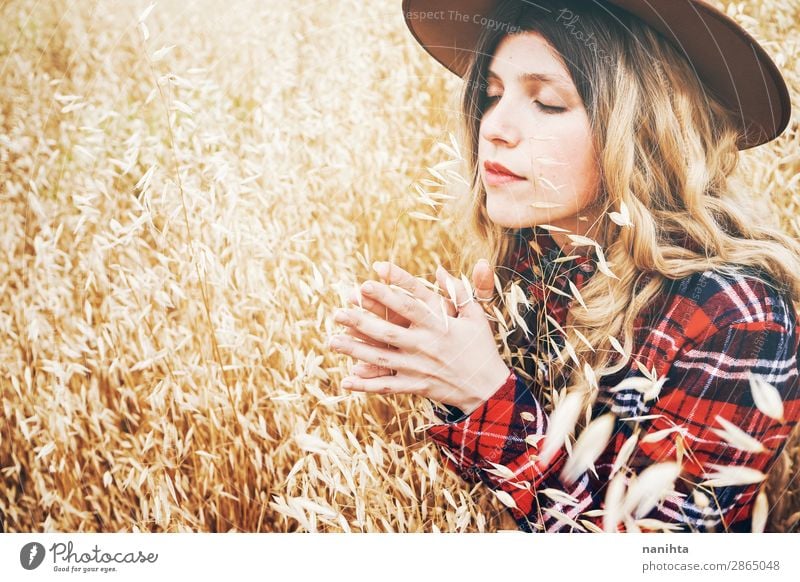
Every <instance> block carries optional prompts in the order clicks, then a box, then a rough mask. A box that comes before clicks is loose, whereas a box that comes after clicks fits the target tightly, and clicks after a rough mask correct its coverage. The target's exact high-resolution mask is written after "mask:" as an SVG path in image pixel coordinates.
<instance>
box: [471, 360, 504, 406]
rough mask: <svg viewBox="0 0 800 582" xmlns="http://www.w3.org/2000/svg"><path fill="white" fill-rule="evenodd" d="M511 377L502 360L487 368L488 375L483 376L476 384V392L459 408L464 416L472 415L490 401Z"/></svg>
mask: <svg viewBox="0 0 800 582" xmlns="http://www.w3.org/2000/svg"><path fill="white" fill-rule="evenodd" d="M510 375H511V369H510V368H509V367H508V366H507V365H506V363H505V362H504V361H503V360H502V359H500V360H498V362H497V363H496V364H494V365H492V366H490V367H487V369H486V373H485V374H483V375H482V377H481V380H479V381H478V382H476V383H475V384H474V388H475V390H474V391H473V393H472V394H471V395H470V396H468V397H467V398H466V399H465V400H464V402H462V403H461V405H460V406H459V408H460V409H461V410H462V411H463V412H464V414H467V415H469V414H472V413H473V412H475V411H476V410H477V409H478V408H480V407H481V406H482V405H483V404H484V403H485V402H486V401H487V400H489V398H491V397H492V395H493V394H496V393H497V391H498V390H499V389H500V388H501V387H502V386H503V385H504V384H505V382H506V380H507V379H508V377H509V376H510Z"/></svg>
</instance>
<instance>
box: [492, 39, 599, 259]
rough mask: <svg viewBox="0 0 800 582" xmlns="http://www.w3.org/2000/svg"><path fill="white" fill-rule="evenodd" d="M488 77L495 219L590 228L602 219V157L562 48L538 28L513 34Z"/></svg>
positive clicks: (575, 229) (560, 237)
mask: <svg viewBox="0 0 800 582" xmlns="http://www.w3.org/2000/svg"><path fill="white" fill-rule="evenodd" d="M487 80H488V85H487V87H486V95H487V103H488V105H487V108H486V110H485V112H484V115H483V118H482V120H481V124H480V137H479V144H478V162H479V165H480V175H481V179H482V180H483V184H484V187H485V189H486V205H487V212H488V214H489V217H490V218H491V220H492V221H493V222H494V223H496V224H498V225H501V226H505V227H508V228H525V227H530V226H535V225H539V224H551V225H553V226H558V227H561V228H564V229H567V230H569V231H570V232H572V233H575V234H584V233H586V232H587V229H588V228H590V227H591V226H592V224H593V223H594V222H595V221H596V220H597V216H596V215H594V214H593V213H592V209H591V208H590V207H589V206H590V205H591V203H593V202H595V201H596V199H597V191H598V186H599V171H598V160H597V158H596V156H595V151H594V147H593V145H592V136H591V129H590V126H589V118H588V116H587V114H586V110H585V108H584V107H583V103H582V101H581V98H580V96H579V94H578V91H577V89H576V88H575V85H574V84H573V82H572V80H571V79H570V76H569V72H568V71H567V69H566V68H565V67H564V65H563V64H562V62H561V60H560V59H559V57H558V55H557V53H556V52H555V49H553V48H552V46H551V45H550V44H549V43H548V42H547V41H546V40H545V39H544V37H542V36H541V35H539V34H538V33H535V32H524V33H520V34H512V35H509V36H506V37H505V38H504V39H503V40H502V41H501V42H500V44H499V46H498V47H497V50H496V51H495V54H494V56H493V58H492V61H491V64H490V65H489V72H488V76H487ZM498 165H500V166H502V168H498ZM503 168H504V169H503ZM498 169H499V170H500V172H499V173H498V172H497V171H496V170H498ZM493 170H494V171H493ZM503 172H511V173H513V174H515V175H516V177H513V176H510V175H509V174H507V173H503ZM584 209H586V210H587V212H582V211H584ZM581 216H585V217H586V220H579V217H581ZM552 235H553V237H554V238H555V239H556V240H557V241H560V242H562V243H563V242H564V241H566V240H568V239H567V238H566V235H558V234H557V233H555V232H552ZM562 246H563V244H562Z"/></svg>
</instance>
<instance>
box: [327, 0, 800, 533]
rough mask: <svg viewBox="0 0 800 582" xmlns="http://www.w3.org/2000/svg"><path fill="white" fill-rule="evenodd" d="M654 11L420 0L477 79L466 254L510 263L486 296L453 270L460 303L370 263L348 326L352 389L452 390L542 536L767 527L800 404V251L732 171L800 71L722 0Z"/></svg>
mask: <svg viewBox="0 0 800 582" xmlns="http://www.w3.org/2000/svg"><path fill="white" fill-rule="evenodd" d="M649 5H650V4H649V3H648V2H645V1H643V0H642V1H633V0H624V1H623V0H616V1H608V2H600V1H597V2H573V1H566V2H565V1H560V2H557V1H547V2H537V3H530V2H521V1H510V0H500V1H495V2H489V1H487V0H472V1H462V2H458V3H453V2H447V1H445V0H439V1H428V2H422V1H411V0H406V1H405V2H404V14H405V18H406V22H407V24H408V26H409V27H410V29H411V31H412V33H413V35H414V37H415V38H416V39H417V40H418V41H419V42H420V43H421V44H422V46H423V47H424V48H425V49H426V50H427V51H428V52H429V53H430V54H431V55H433V56H434V57H435V58H436V59H437V60H439V61H440V62H442V63H443V64H444V65H445V66H447V67H448V69H450V70H451V71H453V72H455V73H456V74H458V75H460V76H463V77H464V78H465V81H466V83H465V90H464V96H463V116H464V123H465V127H466V137H467V147H468V154H469V155H468V156H467V159H468V161H469V162H470V164H471V171H472V178H473V180H472V186H473V188H472V194H473V196H471V197H470V199H469V200H465V201H464V203H465V205H466V208H465V209H464V211H463V213H462V214H463V217H464V218H465V220H466V221H467V222H466V227H467V228H468V229H470V230H468V231H467V232H470V233H471V238H468V239H466V240H465V241H464V256H463V257H461V259H460V261H461V267H462V268H465V267H467V266H468V265H470V264H474V258H476V257H477V256H489V257H491V261H480V262H478V263H477V265H476V266H475V268H474V270H473V278H472V286H473V287H474V291H473V290H472V289H468V286H467V285H465V284H463V283H462V282H461V280H460V279H457V278H453V277H451V276H450V275H449V274H448V273H447V272H446V271H444V270H443V269H442V268H440V269H439V270H438V271H437V282H438V284H439V287H440V288H441V289H442V290H445V289H447V290H448V291H449V292H448V296H451V297H452V296H453V295H454V296H455V299H454V301H452V302H451V301H446V302H445V303H444V304H443V302H444V301H445V300H444V299H443V298H442V296H440V295H439V294H437V293H434V292H433V291H431V290H429V289H428V288H426V287H425V286H424V285H422V284H421V283H420V282H419V281H417V280H416V279H415V278H414V277H412V276H411V275H410V274H409V273H407V272H405V271H404V270H402V269H401V268H400V267H398V266H396V265H390V264H387V263H376V264H375V266H374V267H375V270H376V272H377V273H378V275H379V276H380V278H381V280H382V281H384V282H385V283H383V282H378V281H369V282H367V283H365V284H364V285H363V286H362V288H361V291H362V295H363V297H360V298H352V301H353V303H355V302H356V301H359V300H360V301H362V303H363V307H364V308H365V310H366V311H361V310H357V309H346V310H341V311H340V312H339V313H338V314H337V321H339V322H341V323H342V324H344V325H346V326H347V327H348V333H347V334H346V335H342V336H338V337H336V338H334V341H333V342H332V344H331V345H332V347H333V349H336V350H337V351H340V352H343V353H346V354H348V355H350V356H351V357H353V358H355V359H357V360H360V363H359V364H358V365H356V366H355V368H354V369H353V376H351V377H348V378H345V380H344V381H343V384H342V385H343V386H344V387H345V388H348V389H351V390H357V391H365V392H380V393H405V392H412V393H416V394H419V395H421V396H425V397H427V398H430V399H431V400H433V401H435V402H438V403H441V404H443V405H445V409H444V410H442V411H441V412H440V413H439V419H440V421H441V422H440V423H437V424H434V425H432V426H430V427H429V428H428V434H429V435H430V436H431V437H432V438H433V439H434V440H435V441H436V442H437V443H438V445H439V446H440V447H441V450H442V453H443V454H444V458H445V460H446V463H447V464H448V466H449V467H450V468H451V469H453V470H455V471H458V472H459V474H460V475H461V476H462V477H463V478H464V479H466V480H469V481H475V482H477V481H479V480H481V481H483V482H485V483H486V484H487V485H488V486H490V487H491V488H492V489H494V490H495V491H496V493H497V495H498V497H499V498H500V500H501V501H503V503H505V504H506V505H507V506H508V507H509V509H510V511H511V513H512V515H513V516H514V518H515V519H516V521H517V522H518V524H519V527H520V529H522V530H524V531H547V532H554V531H599V530H606V531H653V530H655V531H662V530H674V531H749V530H750V529H751V528H755V529H761V526H760V523H761V522H763V516H764V515H765V512H764V509H763V508H762V507H761V505H762V503H763V498H762V497H761V496H760V495H759V492H760V491H761V490H762V488H763V486H764V485H763V481H764V477H765V474H766V473H767V472H768V471H769V470H770V469H771V468H772V466H773V464H774V462H775V461H776V459H777V458H778V457H779V455H780V454H781V453H782V452H783V451H784V448H785V445H786V442H787V439H788V437H789V435H790V433H791V432H792V429H793V427H794V426H795V425H796V423H797V420H798V417H800V380H799V378H800V375H799V374H798V362H797V353H798V348H799V347H800V343H799V342H800V339H799V336H798V333H797V330H796V325H797V308H798V301H799V300H800V279H798V273H800V261H799V260H798V257H799V256H800V245H798V243H797V242H796V241H794V240H793V239H791V238H790V237H788V236H786V235H784V234H782V233H781V232H780V231H779V230H778V229H777V228H775V227H770V226H768V225H765V224H761V223H756V217H757V215H756V213H755V212H754V211H750V210H748V207H747V198H748V195H747V192H741V191H739V190H737V189H736V187H735V185H734V184H733V182H732V181H731V180H730V176H731V174H732V172H733V170H734V169H735V167H736V164H737V159H738V151H739V150H740V149H745V148H749V147H753V146H755V145H759V144H761V143H765V142H767V141H769V140H771V139H774V138H775V137H777V136H778V135H779V134H780V133H781V132H782V131H783V129H784V128H785V126H786V124H787V123H788V118H789V112H790V105H789V100H788V94H787V91H786V85H785V83H784V81H783V79H782V77H781V75H780V73H779V72H778V70H777V69H776V67H775V65H774V64H773V63H772V61H771V60H770V59H769V57H768V56H767V55H766V53H765V52H764V51H763V49H762V48H761V47H760V46H759V45H758V44H757V43H756V42H755V41H754V40H753V39H752V38H750V37H749V36H748V35H747V33H746V32H745V31H743V30H742V29H741V28H740V27H739V26H738V25H736V24H735V23H734V22H733V21H732V20H731V19H729V18H727V17H726V16H725V15H723V14H722V13H720V12H719V11H717V10H715V9H713V8H711V7H710V6H708V5H706V4H705V3H704V2H700V1H698V0H693V1H686V2H674V3H666V4H665V3H659V4H658V10H659V12H653V11H652V10H651V9H648V6H649ZM755 75H758V76H755ZM490 263H491V264H495V265H497V266H498V267H497V268H496V269H492V268H491V267H490ZM495 271H496V272H495ZM389 285H394V286H396V287H401V288H403V289H404V290H405V293H403V292H401V291H400V290H398V289H397V288H392V287H390V286H389ZM495 289H499V290H500V291H502V293H501V294H500V295H499V297H498V296H497V295H495V294H494V290H495ZM519 289H521V290H522V291H523V294H524V297H521V294H520V293H518V292H516V291H515V290H517V291H518V290H519ZM473 292H474V298H475V299H477V301H475V300H473ZM507 299H510V301H507ZM520 299H521V300H520ZM498 300H501V301H500V302H501V303H502V305H501V308H502V309H503V310H505V311H504V312H501V313H507V314H509V318H510V319H511V320H512V321H514V322H518V325H516V326H515V328H514V329H511V330H509V329H505V327H506V326H505V322H504V320H502V319H500V320H497V319H494V318H492V317H491V315H490V314H491V313H494V309H490V307H491V306H492V304H491V303H489V302H490V301H492V302H495V301H498ZM526 304H527V305H526ZM443 305H444V306H443ZM520 306H521V307H524V308H525V311H524V312H523V313H522V314H520V312H519V311H518V309H519V307H520ZM445 312H446V315H445ZM437 314H439V316H438V317H437ZM493 323H497V325H498V326H500V327H501V328H503V329H500V330H499V331H498V332H495V331H493V329H492V325H493ZM498 335H499V338H500V341H501V343H502V344H503V348H504V349H503V354H501V353H499V351H498V347H499V346H498V339H497V338H498ZM337 340H338V341H337ZM773 501H775V500H773ZM754 506H759V508H758V509H757V510H756V519H755V521H756V523H755V524H753V523H752V521H753V513H754Z"/></svg>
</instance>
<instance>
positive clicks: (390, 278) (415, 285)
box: [372, 261, 456, 317]
mask: <svg viewBox="0 0 800 582" xmlns="http://www.w3.org/2000/svg"><path fill="white" fill-rule="evenodd" d="M372 268H373V269H375V272H376V273H378V275H379V276H380V277H381V278H382V279H383V280H384V281H385V282H386V283H388V284H389V285H397V286H398V287H402V288H403V289H405V290H406V291H408V292H410V293H411V294H412V295H414V296H416V297H419V298H420V299H422V300H423V301H425V302H426V303H427V304H428V305H429V306H431V307H435V308H436V309H437V310H438V309H439V302H440V300H441V299H440V298H441V295H439V294H438V293H434V292H433V291H431V290H430V289H428V288H427V287H426V286H425V285H423V284H422V283H421V282H420V280H419V279H417V278H416V277H414V276H413V275H412V274H411V273H409V272H408V271H405V270H403V269H402V268H400V267H398V266H397V265H395V264H394V263H389V262H386V261H376V262H374V263H372ZM447 314H448V315H449V316H451V317H452V316H454V315H455V314H456V309H455V307H454V306H452V305H448V306H447Z"/></svg>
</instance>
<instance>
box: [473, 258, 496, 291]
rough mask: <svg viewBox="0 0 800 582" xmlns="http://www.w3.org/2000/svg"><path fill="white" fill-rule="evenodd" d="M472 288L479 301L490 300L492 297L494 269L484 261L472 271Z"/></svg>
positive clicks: (479, 262)
mask: <svg viewBox="0 0 800 582" xmlns="http://www.w3.org/2000/svg"><path fill="white" fill-rule="evenodd" d="M472 286H473V287H474V288H475V296H476V297H478V298H479V299H491V298H492V297H493V296H494V292H495V289H494V269H493V268H492V266H491V265H490V264H489V261H487V260H486V259H481V260H480V261H478V262H477V263H476V264H475V268H474V269H473V270H472Z"/></svg>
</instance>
